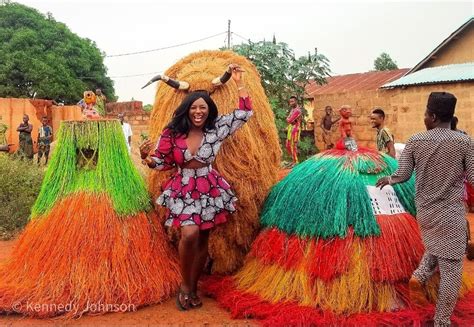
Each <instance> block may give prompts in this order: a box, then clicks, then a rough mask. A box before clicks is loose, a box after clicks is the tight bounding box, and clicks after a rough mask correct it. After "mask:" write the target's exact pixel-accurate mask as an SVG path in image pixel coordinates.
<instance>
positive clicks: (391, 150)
mask: <svg viewBox="0 0 474 327" xmlns="http://www.w3.org/2000/svg"><path fill="white" fill-rule="evenodd" d="M370 122H371V123H372V127H373V128H376V129H377V137H376V138H375V143H376V144H377V150H378V151H380V152H384V153H386V154H388V155H389V156H391V157H392V158H395V155H396V152H395V142H394V141H393V134H392V132H391V131H390V130H389V129H388V128H387V127H385V112H384V111H383V110H382V108H375V109H374V110H372V114H371V115H370Z"/></svg>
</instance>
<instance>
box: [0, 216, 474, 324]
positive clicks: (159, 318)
mask: <svg viewBox="0 0 474 327" xmlns="http://www.w3.org/2000/svg"><path fill="white" fill-rule="evenodd" d="M469 221H470V224H471V226H474V214H470V215H469ZM471 236H472V237H474V228H472V230H471ZM14 243H15V241H3V242H0V262H2V261H4V260H5V259H7V258H8V256H9V255H10V253H11V250H12V247H13V245H14ZM464 269H465V270H466V271H467V273H468V274H471V276H472V275H474V261H467V260H466V261H465V266H464ZM33 325H36V326H39V325H41V326H44V325H69V326H71V325H82V326H85V325H95V326H116V325H119V326H120V325H121V326H124V325H127V326H131V325H135V326H138V325H140V326H141V325H148V326H150V325H155V326H156V325H174V326H215V325H219V326H256V325H257V323H256V322H255V321H252V320H232V319H230V316H229V314H228V313H227V312H226V311H224V310H223V309H221V308H220V307H219V306H218V304H217V303H216V302H215V301H214V300H212V299H208V298H205V299H204V306H203V307H202V308H201V309H197V310H192V311H188V312H179V311H177V310H176V307H175V304H174V299H171V300H169V301H167V302H165V303H162V304H160V305H154V306H150V307H146V308H142V309H139V310H138V311H136V312H127V313H111V314H106V315H102V316H84V317H82V318H80V319H77V320H69V321H64V320H61V319H55V320H39V319H30V318H23V317H21V316H18V315H9V316H5V315H0V326H33Z"/></svg>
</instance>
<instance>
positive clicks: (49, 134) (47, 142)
mask: <svg viewBox="0 0 474 327" xmlns="http://www.w3.org/2000/svg"><path fill="white" fill-rule="evenodd" d="M41 122H42V123H43V125H41V126H40V128H39V129H38V166H39V164H40V161H41V157H42V156H43V154H44V158H45V162H44V164H45V165H47V164H48V158H49V150H50V147H51V139H52V138H53V129H52V128H51V126H49V125H48V117H43V119H42V120H41Z"/></svg>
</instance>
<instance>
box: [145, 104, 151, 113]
mask: <svg viewBox="0 0 474 327" xmlns="http://www.w3.org/2000/svg"><path fill="white" fill-rule="evenodd" d="M143 110H145V111H146V112H150V113H151V111H152V110H153V105H152V104H146V105H144V106H143Z"/></svg>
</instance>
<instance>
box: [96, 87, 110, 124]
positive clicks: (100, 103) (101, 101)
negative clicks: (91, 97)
mask: <svg viewBox="0 0 474 327" xmlns="http://www.w3.org/2000/svg"><path fill="white" fill-rule="evenodd" d="M95 95H96V99H95V109H96V110H97V112H98V113H99V115H100V116H101V117H105V103H106V102H107V98H106V97H105V95H103V94H102V90H101V89H97V90H95Z"/></svg>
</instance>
